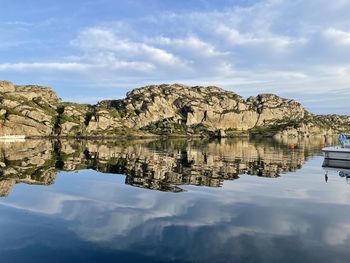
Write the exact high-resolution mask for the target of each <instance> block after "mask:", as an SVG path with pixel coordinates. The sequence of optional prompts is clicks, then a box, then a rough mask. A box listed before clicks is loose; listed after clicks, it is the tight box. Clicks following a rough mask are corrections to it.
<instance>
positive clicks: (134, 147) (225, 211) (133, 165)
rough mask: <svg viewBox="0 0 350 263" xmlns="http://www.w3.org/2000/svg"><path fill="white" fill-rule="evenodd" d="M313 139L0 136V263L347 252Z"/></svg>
mask: <svg viewBox="0 0 350 263" xmlns="http://www.w3.org/2000/svg"><path fill="white" fill-rule="evenodd" d="M324 143H325V142H323V141H322V140H318V139H317V140H313V141H294V142H290V141H284V142H276V141H272V140H260V141H256V140H255V141H254V140H250V141H248V140H221V141H207V140H191V141H186V140H156V141H154V140H153V141H152V140H143V141H142V140H140V141H118V142H112V141H49V140H26V142H18V143H0V151H1V157H0V166H1V168H0V170H1V174H2V175H1V177H0V178H1V181H0V194H1V196H2V197H0V229H1V235H0V258H1V262H169V261H171V262H193V261H194V262H348V258H349V255H350V250H349V241H350V240H349V239H350V206H349V203H350V185H348V184H347V180H346V178H344V177H340V176H339V173H338V172H337V171H336V170H334V171H333V170H332V171H329V172H328V181H327V182H326V180H325V179H326V178H325V171H324V169H323V168H322V162H323V157H322V156H321V148H322V145H323V144H324Z"/></svg>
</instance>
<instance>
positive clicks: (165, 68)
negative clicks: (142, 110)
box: [0, 0, 350, 115]
mask: <svg viewBox="0 0 350 263" xmlns="http://www.w3.org/2000/svg"><path fill="white" fill-rule="evenodd" d="M0 10H1V16H0V79H6V80H10V81H12V82H14V83H16V84H37V85H44V86H49V87H52V88H54V90H56V91H57V93H58V94H59V96H60V97H61V98H62V99H63V100H69V101H76V102H84V103H85V102H86V103H95V102H97V101H100V100H102V99H117V98H123V97H124V96H125V94H126V92H128V91H130V90H132V89H133V88H137V87H141V86H145V85H150V84H161V83H183V84H187V85H202V86H208V85H215V86H219V87H222V88H224V89H227V90H231V91H234V92H236V93H238V94H240V95H242V96H243V97H244V98H247V97H249V96H256V95H257V94H261V93H275V94H277V95H280V96H282V97H287V98H293V99H295V100H297V101H299V102H301V103H302V104H303V105H304V106H305V107H306V109H308V110H310V111H312V112H315V113H320V114H323V113H338V114H348V115H350V107H349V102H348V97H349V96H350V16H349V13H350V1H349V0H332V1H329V0H215V1H214V0H211V1H210V0H124V1H121V0H119V1H115V0H95V1H89V0H85V1H84V0H60V1H49V0H35V1H34V0H0Z"/></svg>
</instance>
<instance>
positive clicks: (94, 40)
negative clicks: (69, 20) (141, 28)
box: [71, 27, 186, 67]
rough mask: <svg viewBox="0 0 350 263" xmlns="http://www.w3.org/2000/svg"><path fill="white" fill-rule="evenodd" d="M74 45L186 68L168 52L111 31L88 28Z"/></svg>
mask: <svg viewBox="0 0 350 263" xmlns="http://www.w3.org/2000/svg"><path fill="white" fill-rule="evenodd" d="M71 43H72V45H73V46H75V47H78V48H81V49H83V50H85V51H86V52H88V53H89V54H90V53H93V52H96V51H98V52H106V51H109V52H114V55H115V56H120V57H123V58H125V57H126V58H133V57H136V58H137V59H140V58H142V59H144V60H146V61H149V62H151V63H156V64H161V65H168V66H177V67H178V66H186V63H185V61H182V60H181V59H179V58H178V57H176V56H174V55H173V54H171V53H170V52H167V51H166V50H163V49H160V48H157V47H154V46H150V45H147V44H145V43H142V42H135V41H132V40H130V39H123V38H119V37H118V35H117V34H116V33H114V32H113V31H112V30H111V29H102V28H96V27H94V28H88V29H86V30H84V31H83V32H81V33H80V34H79V35H78V37H77V38H76V39H75V40H73V41H72V42H71Z"/></svg>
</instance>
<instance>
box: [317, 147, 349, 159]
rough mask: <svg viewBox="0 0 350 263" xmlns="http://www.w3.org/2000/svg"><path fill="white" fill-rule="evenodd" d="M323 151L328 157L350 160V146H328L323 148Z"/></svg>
mask: <svg viewBox="0 0 350 263" xmlns="http://www.w3.org/2000/svg"><path fill="white" fill-rule="evenodd" d="M322 151H323V153H324V157H325V158H326V159H335V160H349V161H350V148H342V147H326V148H323V149H322Z"/></svg>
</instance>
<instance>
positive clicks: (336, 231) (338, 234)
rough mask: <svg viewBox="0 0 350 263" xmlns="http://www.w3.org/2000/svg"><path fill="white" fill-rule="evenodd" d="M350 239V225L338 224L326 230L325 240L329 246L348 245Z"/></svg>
mask: <svg viewBox="0 0 350 263" xmlns="http://www.w3.org/2000/svg"><path fill="white" fill-rule="evenodd" d="M349 238H350V224H338V225H334V226H333V227H332V228H327V229H325V231H324V233H323V240H324V241H325V242H326V243H327V244H329V245H334V246H337V245H341V244H345V243H348V242H347V241H349Z"/></svg>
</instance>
